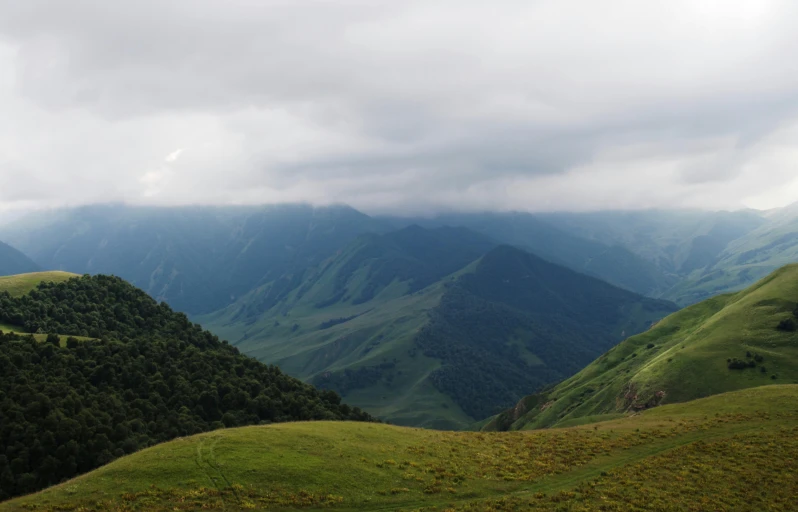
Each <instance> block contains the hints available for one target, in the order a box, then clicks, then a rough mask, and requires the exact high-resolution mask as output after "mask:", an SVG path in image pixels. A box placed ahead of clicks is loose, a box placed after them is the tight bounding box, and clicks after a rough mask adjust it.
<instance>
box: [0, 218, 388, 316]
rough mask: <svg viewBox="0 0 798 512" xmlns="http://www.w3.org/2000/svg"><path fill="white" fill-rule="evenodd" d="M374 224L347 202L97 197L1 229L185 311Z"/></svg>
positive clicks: (218, 303)
mask: <svg viewBox="0 0 798 512" xmlns="http://www.w3.org/2000/svg"><path fill="white" fill-rule="evenodd" d="M382 229H383V226H382V225H381V224H380V223H379V222H377V221H375V220H374V219H371V218H370V217H368V216H366V215H364V214H362V213H360V212H358V211H356V210H353V209H351V208H348V207H343V206H340V207H325V208H314V207H311V206H307V205H282V206H266V207H199V206H192V207H179V208H178V207H175V208H156V207H134V206H124V205H97V206H86V207H80V208H74V209H63V210H54V211H49V212H44V213H40V214H36V215H32V216H30V217H28V218H26V219H23V220H21V221H18V222H16V223H13V224H11V225H10V226H5V227H4V228H3V230H2V234H3V236H4V237H5V238H6V239H7V240H10V241H12V242H13V243H14V244H16V246H18V247H21V248H22V250H23V251H25V252H26V253H27V254H29V255H30V256H31V257H32V258H33V260H34V261H36V262H37V263H38V264H39V265H40V266H42V267H44V268H49V269H58V270H66V271H70V272H75V273H79V274H84V273H91V274H114V275H118V276H120V277H122V278H124V279H126V280H128V281H129V282H131V283H132V284H133V285H135V286H138V287H140V288H142V289H143V290H144V291H146V292H147V293H149V294H150V295H152V296H153V297H155V298H156V299H158V300H164V301H166V302H168V303H169V304H170V305H171V306H173V307H175V308H176V309H179V310H181V311H185V312H187V313H189V314H201V313H208V312H211V311H215V310H217V309H220V308H223V307H225V306H227V305H229V304H230V303H232V302H233V301H234V300H235V299H236V298H238V297H240V296H241V295H244V294H245V293H247V292H248V291H250V290H251V289H253V288H255V287H256V286H258V285H260V284H263V283H267V282H272V281H277V280H280V279H283V278H286V279H289V280H290V279H300V278H301V276H302V272H304V271H305V270H306V269H307V268H308V267H310V266H313V265H316V264H318V263H319V262H321V261H323V260H325V259H326V258H328V257H330V256H331V255H332V254H334V253H335V251H337V250H339V249H340V248H341V247H343V246H344V245H346V244H347V243H349V242H350V241H352V240H354V239H355V238H356V237H357V236H359V235H360V234H362V233H365V232H371V231H380V230H382Z"/></svg>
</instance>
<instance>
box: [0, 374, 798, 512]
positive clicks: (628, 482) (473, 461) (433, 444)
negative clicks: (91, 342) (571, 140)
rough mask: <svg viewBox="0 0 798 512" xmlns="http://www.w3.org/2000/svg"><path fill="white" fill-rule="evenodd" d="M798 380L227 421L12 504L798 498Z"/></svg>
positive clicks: (380, 504) (529, 506)
mask: <svg viewBox="0 0 798 512" xmlns="http://www.w3.org/2000/svg"><path fill="white" fill-rule="evenodd" d="M796 471H798V386H795V385H789V386H788V385H783V386H766V387H761V388H756V389H749V390H744V391H738V392H734V393H729V394H723V395H718V396H715V397H711V398H706V399H701V400H697V401H694V402H690V403H686V404H677V405H669V406H663V407H660V408H656V409H652V410H650V411H647V412H645V413H642V414H635V415H631V416H627V417H623V418H620V419H615V420H611V421H606V422H602V423H596V424H593V425H585V426H579V427H573V428H568V429H552V430H544V431H532V432H502V433H479V432H439V431H431V430H422V429H412V428H404V427H396V426H389V425H379V424H366V423H341V422H337V423H336V422H318V423H289V424H276V425H269V426H259V427H246V428H239V429H230V430H220V431H216V432H211V433H206V434H201V435H198V436H193V437H190V438H184V439H178V440H175V441H172V442H169V443H165V444H162V445H158V446H155V447H152V448H149V449H146V450H143V451H141V452H138V453H136V454H133V455H130V456H128V457H124V458H122V459H120V460H117V461H115V462H113V463H111V464H109V465H107V466H105V467H103V468H100V469H98V470H96V471H94V472H92V473H89V474H87V475H84V476H81V477H78V478H76V479H74V480H71V481H69V482H66V483H64V484H61V485H59V486H56V487H53V488H50V489H48V490H45V491H43V492H40V493H38V494H35V495H31V496H27V497H22V498H18V499H14V500H11V501H9V502H6V503H3V504H0V511H2V512H11V511H23V510H28V511H29V510H35V511H42V512H44V511H52V512H54V511H57V510H81V511H85V512H88V511H99V510H125V511H130V510H152V511H166V510H247V509H255V510H293V509H310V510H314V509H322V508H331V509H334V510H439V511H440V510H507V511H510V510H580V511H581V510H584V511H587V510H636V509H640V510H643V509H645V510H652V509H656V510H696V511H698V510H794V508H792V507H793V506H794V497H795V495H796V494H795V493H796V492H798V479H795V478H794V475H795V473H796Z"/></svg>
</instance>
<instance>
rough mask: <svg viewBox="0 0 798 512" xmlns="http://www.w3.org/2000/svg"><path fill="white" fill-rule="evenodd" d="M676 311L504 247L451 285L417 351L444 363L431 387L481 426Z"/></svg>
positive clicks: (422, 333)
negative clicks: (498, 409) (502, 408)
mask: <svg viewBox="0 0 798 512" xmlns="http://www.w3.org/2000/svg"><path fill="white" fill-rule="evenodd" d="M675 310H676V306H675V305H674V304H672V303H670V302H667V301H661V300H655V299H647V298H645V297H641V296H640V295H637V294H635V293H632V292H629V291H626V290H623V289H620V288H617V287H615V286H612V285H609V284H607V283H605V282H603V281H600V280H598V279H595V278H592V277H589V276H585V275H583V274H578V273H576V272H573V271H572V270H569V269H567V268H565V267H561V266H558V265H554V264H552V263H549V262H547V261H544V260H542V259H540V258H538V257H536V256H534V255H532V254H529V253H527V252H524V251H522V250H520V249H516V248H513V247H509V246H500V247H497V248H496V249H494V250H492V251H491V252H489V253H488V254H486V255H485V256H484V257H483V258H482V259H481V261H480V262H479V264H478V265H477V267H476V268H475V270H474V271H473V272H472V273H466V274H464V275H463V276H461V277H460V278H459V279H458V280H457V281H456V282H454V283H452V284H450V285H449V286H448V289H447V291H446V292H445V293H444V295H443V297H442V299H441V301H440V304H439V305H438V306H437V307H436V308H435V309H433V310H432V312H431V313H430V322H429V323H428V324H427V325H426V326H425V327H424V328H423V329H422V330H421V331H420V333H419V334H418V336H417V337H416V344H417V346H418V347H419V348H420V349H421V350H422V352H423V353H424V355H426V356H428V357H434V358H437V359H440V360H441V362H442V363H443V364H442V365H441V367H440V368H439V369H437V370H435V371H434V372H433V373H432V374H431V376H430V378H431V380H432V381H433V382H434V384H435V386H436V387H437V388H438V389H439V390H441V391H442V392H444V393H446V394H448V395H449V396H451V397H452V398H453V399H454V401H455V402H456V403H457V404H458V405H459V406H460V407H461V408H462V409H463V410H464V411H466V413H468V414H469V415H470V416H471V417H474V418H483V417H486V416H489V415H490V414H493V413H494V412H495V410H496V407H497V405H498V404H501V403H504V404H510V403H514V402H515V401H516V400H517V399H518V398H520V397H521V396H523V394H524V390H526V389H535V388H539V387H541V386H543V385H546V384H550V383H552V382H555V381H557V380H560V379H562V378H565V377H567V376H568V375H571V374H573V373H575V372H576V371H578V370H579V369H580V368H582V367H583V366H584V365H585V364H587V363H589V362H590V361H591V360H592V359H593V358H594V357H595V356H596V355H598V354H600V353H601V352H603V351H604V350H606V349H608V348H609V347H611V346H613V345H614V344H615V343H617V342H618V341H619V340H620V339H622V338H623V337H624V336H626V335H630V334H633V333H638V332H640V331H643V330H645V329H647V328H648V327H649V326H650V325H651V323H652V321H654V320H656V319H659V318H661V317H662V316H663V315H665V314H667V313H669V312H672V311H675Z"/></svg>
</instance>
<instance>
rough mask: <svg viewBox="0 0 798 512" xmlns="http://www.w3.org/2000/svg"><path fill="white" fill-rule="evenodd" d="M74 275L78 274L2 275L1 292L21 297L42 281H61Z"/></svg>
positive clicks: (32, 273) (35, 273) (55, 272)
mask: <svg viewBox="0 0 798 512" xmlns="http://www.w3.org/2000/svg"><path fill="white" fill-rule="evenodd" d="M73 277H78V275H77V274H72V273H70V272H61V271H54V272H30V273H27V274H17V275H12V276H0V292H8V293H9V294H10V295H11V296H12V297H19V296H20V295H25V294H26V293H28V292H30V291H31V290H33V289H35V288H36V287H37V286H39V284H40V283H47V282H52V283H60V282H63V281H66V280H68V279H72V278H73Z"/></svg>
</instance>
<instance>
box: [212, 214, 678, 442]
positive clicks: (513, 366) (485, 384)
mask: <svg viewBox="0 0 798 512" xmlns="http://www.w3.org/2000/svg"><path fill="white" fill-rule="evenodd" d="M532 275H534V279H533V280H525V278H527V277H531V276H532ZM505 280H508V281H512V282H515V283H516V285H518V284H519V283H520V286H522V287H524V286H531V287H532V288H531V289H530V290H529V291H528V293H523V292H521V291H519V290H515V292H513V293H511V294H510V295H505V294H507V293H509V291H508V290H507V289H504V288H503V285H502V284H501V283H503V282H504V281H505ZM582 288H585V290H582ZM511 290H513V288H512V287H511V288H510V291H511ZM282 291H283V292H284V293H282V295H280V296H279V297H278V296H277V295H275V294H274V293H273V292H274V288H273V286H271V285H264V286H263V287H260V288H259V289H256V290H254V291H253V292H251V293H250V294H248V295H247V296H245V297H242V299H240V300H239V301H237V302H236V304H233V305H231V306H229V307H228V308H226V309H225V310H223V311H220V312H218V313H214V314H211V315H206V316H203V317H200V318H199V320H200V321H201V322H202V323H203V324H204V325H206V326H208V327H209V328H210V329H212V330H213V331H215V332H218V333H220V334H221V335H223V336H224V337H226V338H228V339H230V340H231V341H232V342H233V343H234V344H236V345H237V346H238V347H239V348H240V349H241V350H242V351H244V352H245V353H248V354H250V355H253V356H255V357H257V358H259V359H261V360H266V361H270V362H274V363H277V364H279V365H280V366H281V367H282V368H284V369H285V370H286V371H288V372H289V373H291V374H292V375H297V376H300V377H301V378H303V379H306V380H309V381H311V382H313V383H314V384H315V385H317V386H321V387H328V388H331V389H334V390H336V391H339V392H340V393H342V394H343V395H344V396H345V397H346V399H347V400H348V401H349V402H350V403H354V404H357V405H358V406H360V407H363V408H365V409H367V410H369V411H370V412H373V413H375V414H377V415H379V416H381V417H383V418H386V419H389V420H390V421H394V422H397V423H402V424H410V425H424V426H433V427H440V428H458V427H462V426H465V425H466V424H468V423H469V422H471V421H473V420H474V419H478V417H479V416H481V415H489V414H490V413H492V411H494V410H495V408H496V407H498V405H499V404H502V403H511V402H513V401H514V400H515V399H516V398H518V397H520V396H522V395H523V393H524V390H526V389H534V388H537V387H540V386H542V385H544V384H548V383H551V382H553V381H556V380H559V379H562V378H564V377H565V376H567V375H570V374H571V373H573V372H575V371H577V370H578V369H579V368H580V367H581V365H582V364H586V363H587V362H588V361H590V360H591V359H592V357H595V355H597V354H598V353H600V352H601V351H602V350H606V348H608V347H609V346H611V345H613V344H614V343H616V342H617V341H619V340H620V339H622V338H623V337H624V335H626V334H631V333H632V332H639V331H641V330H644V329H646V328H647V327H648V326H649V325H650V323H651V322H652V321H654V320H657V319H659V318H661V317H662V316H664V315H665V314H667V313H669V312H671V311H673V310H675V309H676V308H675V306H674V305H673V304H670V303H667V302H664V301H657V300H653V299H646V298H644V297H641V296H639V295H637V294H634V293H632V292H628V291H626V290H622V289H620V288H616V287H614V286H611V285H608V284H606V283H603V282H601V281H599V280H598V279H595V278H592V277H588V276H583V275H581V274H577V273H575V272H573V271H571V270H569V269H567V268H565V267H560V266H558V265H554V264H552V263H549V262H547V261H545V260H543V259H540V258H537V257H535V256H532V255H530V254H528V253H526V252H524V251H522V250H520V249H515V248H512V247H509V246H497V244H496V242H494V241H493V240H491V239H489V238H487V237H485V236H483V235H479V234H477V233H474V232H472V231H470V230H467V229H463V228H448V227H445V228H437V229H430V230H428V229H423V228H421V227H418V226H410V227H407V228H404V229H401V230H398V231H395V232H390V233H386V234H383V235H363V236H361V237H359V238H358V239H357V240H355V241H353V242H352V243H350V244H349V245H348V246H347V247H346V248H345V249H343V250H342V251H340V252H339V253H338V254H336V255H335V256H334V257H332V258H331V259H330V260H328V261H326V262H324V263H323V264H321V265H320V266H319V267H318V269H317V270H316V271H313V272H310V273H309V277H308V279H307V280H306V282H305V283H303V284H302V285H299V286H295V287H293V288H291V289H290V290H288V289H284V290H282ZM275 299H276V300H275ZM585 300H587V301H588V303H589V304H586V303H585V302H584V301H585ZM571 302H573V304H570V303H571ZM605 307H606V308H607V310H602V308H605ZM536 310H539V311H536ZM599 310H601V311H602V320H601V321H600V322H599V323H596V322H595V321H594V320H595V318H594V317H593V316H592V315H593V313H594V312H596V311H599ZM588 331H590V334H588ZM411 390H412V392H411Z"/></svg>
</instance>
